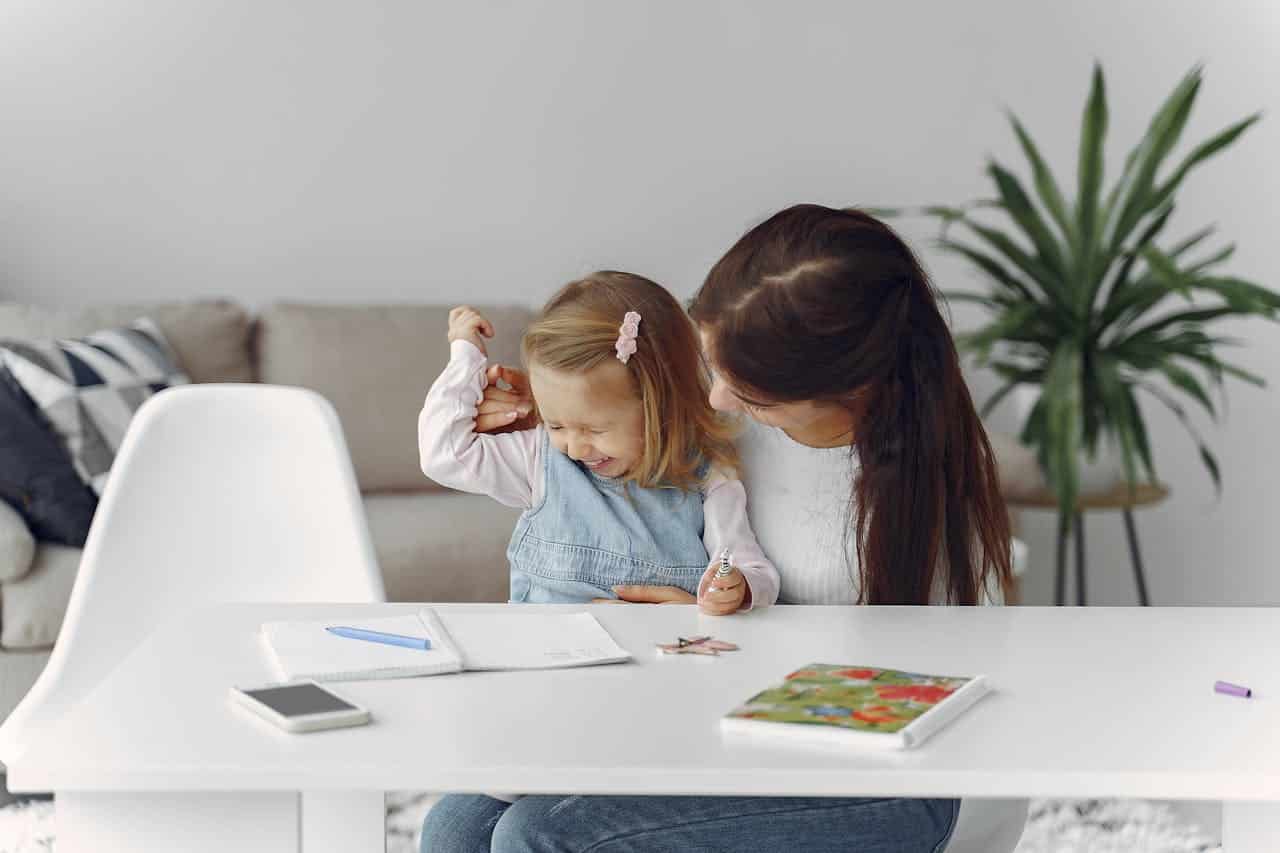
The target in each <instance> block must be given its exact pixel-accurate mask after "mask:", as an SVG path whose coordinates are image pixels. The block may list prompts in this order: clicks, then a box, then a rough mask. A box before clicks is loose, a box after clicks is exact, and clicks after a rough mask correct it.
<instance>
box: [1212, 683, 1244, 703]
mask: <svg viewBox="0 0 1280 853" xmlns="http://www.w3.org/2000/svg"><path fill="white" fill-rule="evenodd" d="M1213 691H1214V692H1215V693H1225V694H1226V695H1228V696H1239V697H1240V698H1241V699H1248V698H1249V697H1250V696H1252V695H1253V691H1252V690H1250V689H1249V688H1248V687H1242V686H1240V685H1239V684H1232V683H1231V682H1229V681H1215V682H1213Z"/></svg>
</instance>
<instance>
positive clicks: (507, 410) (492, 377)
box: [476, 364, 538, 433]
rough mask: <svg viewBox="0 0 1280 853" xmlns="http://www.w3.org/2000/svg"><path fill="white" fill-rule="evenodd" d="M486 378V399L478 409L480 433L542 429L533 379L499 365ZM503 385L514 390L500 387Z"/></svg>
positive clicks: (477, 425) (490, 369) (511, 368)
mask: <svg viewBox="0 0 1280 853" xmlns="http://www.w3.org/2000/svg"><path fill="white" fill-rule="evenodd" d="M485 378H486V379H488V383H487V384H486V385H485V388H484V399H483V400H481V401H480V405H479V406H478V407H477V408H476V432H492V433H498V432H520V431H521V430H526V429H533V428H534V427H536V426H537V425H538V415H537V413H536V412H534V411H533V394H532V393H530V391H529V376H528V375H527V374H526V373H525V372H524V371H523V370H516V369H515V368H514V367H503V366H502V365H501V364H495V365H493V366H492V367H490V368H489V370H488V371H487V372H486V373H485ZM499 381H501V382H503V383H505V384H506V386H507V388H509V389H510V390H507V389H504V388H501V387H499V384H498V383H499Z"/></svg>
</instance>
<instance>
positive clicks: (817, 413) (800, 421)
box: [698, 329, 853, 447]
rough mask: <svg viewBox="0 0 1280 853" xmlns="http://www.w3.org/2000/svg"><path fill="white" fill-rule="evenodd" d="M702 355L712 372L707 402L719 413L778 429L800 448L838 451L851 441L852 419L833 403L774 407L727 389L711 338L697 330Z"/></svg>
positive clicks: (778, 404)
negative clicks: (801, 445)
mask: <svg viewBox="0 0 1280 853" xmlns="http://www.w3.org/2000/svg"><path fill="white" fill-rule="evenodd" d="M698 334H699V336H700V337H701V339H702V351H703V353H704V354H705V355H706V358H707V364H708V366H709V367H710V368H711V393H710V394H709V395H708V401H709V402H710V403H711V408H713V409H715V410H716V411H718V412H734V413H738V412H740V413H743V414H745V415H747V416H748V417H750V418H751V419H752V420H755V421H758V422H760V423H762V424H764V425H765V426H771V427H777V428H778V429H780V430H782V431H783V432H785V433H786V434H787V435H789V436H791V438H792V439H794V440H795V441H798V442H800V443H801V444H807V445H809V446H810V447H841V446H844V445H847V444H850V443H852V441H853V416H852V415H851V414H850V413H849V410H848V409H846V408H844V407H843V406H839V405H836V404H835V403H828V402H819V401H816V400H800V401H795V402H787V403H775V402H769V401H767V400H756V399H754V398H752V397H751V396H750V395H743V394H742V393H740V392H739V391H737V390H735V389H734V388H733V386H731V385H729V383H728V382H726V381H725V380H724V377H723V376H721V375H720V371H719V370H718V369H717V368H716V363H715V359H714V357H713V355H712V350H711V340H710V336H709V334H708V333H707V331H706V330H704V329H699V330H698Z"/></svg>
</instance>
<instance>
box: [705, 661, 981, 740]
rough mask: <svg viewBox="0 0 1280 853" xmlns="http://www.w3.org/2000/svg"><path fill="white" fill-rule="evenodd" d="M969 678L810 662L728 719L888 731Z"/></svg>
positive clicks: (903, 724) (902, 725)
mask: <svg viewBox="0 0 1280 853" xmlns="http://www.w3.org/2000/svg"><path fill="white" fill-rule="evenodd" d="M971 680H972V679H969V678H955V677H949V676H939V675H922V674H919V673H914V672H900V671H898V670H895V669H881V668H879V667H870V666H843V665H839V664H822V663H814V664H810V665H808V666H806V667H804V668H803V669H798V670H796V671H795V672H793V673H791V674H790V675H788V676H787V679H786V681H785V682H784V683H783V684H780V685H778V686H776V687H770V688H768V689H767V690H763V691H761V692H760V693H757V694H756V695H755V696H753V697H751V699H749V700H748V701H747V702H746V704H744V705H742V706H741V707H740V708H737V709H736V710H734V711H732V712H731V713H730V714H729V715H728V716H729V717H730V718H731V719H741V720H758V721H761V722H775V723H798V724H801V725H817V726H823V727H834V728H840V729H851V730H854V731H860V732H881V733H887V734H892V733H895V732H898V731H901V730H902V729H904V728H906V727H907V726H908V725H910V724H911V722H912V721H914V720H916V719H918V718H919V717H921V716H922V715H923V714H924V713H925V712H926V711H928V710H930V709H931V708H933V707H935V706H936V705H938V704H939V703H941V702H942V701H943V700H944V699H946V698H947V697H948V696H950V695H952V694H953V693H955V692H956V691H957V690H959V689H960V688H961V687H963V686H964V685H965V684H967V683H968V682H969V681H971Z"/></svg>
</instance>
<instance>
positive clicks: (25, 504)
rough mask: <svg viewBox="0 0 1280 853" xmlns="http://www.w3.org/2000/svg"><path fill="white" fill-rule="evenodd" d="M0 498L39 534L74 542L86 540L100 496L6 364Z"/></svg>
mask: <svg viewBox="0 0 1280 853" xmlns="http://www.w3.org/2000/svg"><path fill="white" fill-rule="evenodd" d="M0 499H2V500H3V501H5V502H7V504H8V505H10V506H12V507H13V508H14V509H15V510H17V511H18V514H19V515H21V516H22V519H23V520H24V521H25V522H26V526H27V527H28V528H30V530H31V532H32V533H34V534H35V535H36V537H37V538H39V539H42V540H46V541H49V542H56V543H60V544H63V545H75V546H80V545H83V544H84V539H85V536H86V535H88V533H89V523H90V522H91V521H93V512H94V510H95V509H97V507H98V496H97V495H95V494H94V493H93V490H92V489H90V488H89V487H88V486H87V485H86V484H85V482H84V481H83V480H82V479H80V475H79V474H77V473H76V469H75V467H74V466H73V465H72V464H71V455H70V454H69V453H68V452H67V448H66V447H64V446H63V444H62V441H61V440H60V439H59V438H58V436H56V435H54V433H53V431H52V430H50V429H49V427H48V425H47V424H46V423H45V422H44V421H43V420H42V419H41V418H40V416H39V415H38V414H36V411H35V408H34V407H33V406H32V404H31V400H30V399H28V398H27V395H26V392H25V391H23V390H22V388H21V387H20V386H19V385H18V384H17V380H15V379H14V378H13V376H12V375H10V373H9V371H8V369H6V368H4V367H2V366H0ZM5 579H6V580H7V578H5Z"/></svg>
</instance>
